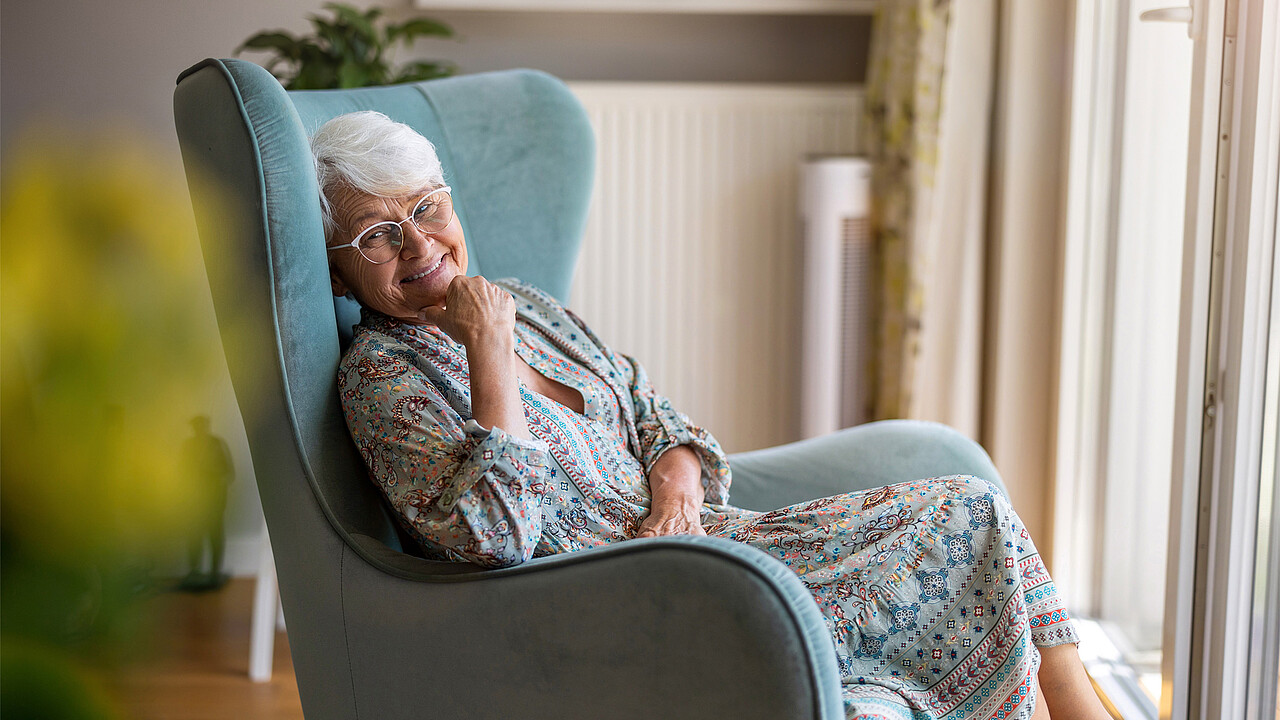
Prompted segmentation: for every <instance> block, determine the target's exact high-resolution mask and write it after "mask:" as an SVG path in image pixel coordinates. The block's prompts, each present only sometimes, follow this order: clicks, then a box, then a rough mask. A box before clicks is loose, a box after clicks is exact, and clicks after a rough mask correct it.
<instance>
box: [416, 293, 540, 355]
mask: <svg viewBox="0 0 1280 720" xmlns="http://www.w3.org/2000/svg"><path fill="white" fill-rule="evenodd" d="M418 317H419V318H421V319H422V320H424V321H426V322H429V323H432V324H434V325H435V326H436V327H438V328H440V329H441V330H443V331H444V332H445V334H446V335H448V336H449V337H451V338H453V339H454V340H456V341H458V342H460V343H462V345H463V346H464V347H466V348H468V349H472V348H474V347H477V346H482V345H486V344H489V343H491V342H494V341H498V342H511V339H512V337H513V336H514V333H515V329H516V301H515V299H514V298H512V297H511V293H509V292H507V291H506V290H503V289H502V288H500V287H498V286H497V285H494V284H493V283H491V282H489V281H488V280H485V279H484V278H483V277H480V276H476V277H467V276H465V275H458V276H456V277H454V278H453V280H452V281H451V282H450V283H449V291H448V292H447V293H446V294H445V300H444V304H443V305H430V306H428V307H424V308H422V310H420V311H418Z"/></svg>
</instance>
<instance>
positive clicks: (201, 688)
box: [114, 578, 302, 720]
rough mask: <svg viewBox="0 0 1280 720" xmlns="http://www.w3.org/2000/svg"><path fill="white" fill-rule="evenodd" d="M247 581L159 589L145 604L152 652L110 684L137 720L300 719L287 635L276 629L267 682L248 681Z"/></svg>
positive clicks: (249, 590)
mask: <svg viewBox="0 0 1280 720" xmlns="http://www.w3.org/2000/svg"><path fill="white" fill-rule="evenodd" d="M253 583H254V581H253V579H252V578H236V579H233V580H232V581H231V582H230V583H228V584H227V585H226V586H225V587H223V588H222V589H220V590H216V591H212V592H206V593H199V594H192V593H165V594H163V595H160V596H158V597H156V598H153V599H151V600H149V601H148V603H149V604H150V605H151V606H152V608H151V610H154V612H155V613H156V614H157V617H156V618H155V619H156V622H155V627H156V628H157V629H158V630H159V631H160V633H157V635H158V637H156V638H155V647H154V649H153V652H149V653H148V658H147V659H146V660H145V661H142V662H138V663H135V664H133V665H131V666H129V667H128V668H126V669H125V670H124V671H123V672H122V674H121V675H120V677H119V678H118V679H117V680H116V681H115V683H114V684H115V686H116V687H115V690H116V692H117V698H118V699H119V700H120V702H121V704H122V705H123V706H124V710H125V711H126V712H127V714H128V716H129V717H133V718H138V719H139V720H228V719H229V718H235V719H236V720H257V719H258V718H262V719H264V720H265V719H266V718H271V719H272V720H295V719H296V720H302V704H301V702H300V701H299V700H298V686H297V684H296V683H295V681H294V676H293V664H292V662H291V661H290V659H289V640H288V638H287V637H286V636H285V634H284V632H278V633H276V644H275V666H274V672H273V673H272V677H271V682H267V683H254V682H250V681H249V624H250V617H251V615H252V612H251V610H252V607H253Z"/></svg>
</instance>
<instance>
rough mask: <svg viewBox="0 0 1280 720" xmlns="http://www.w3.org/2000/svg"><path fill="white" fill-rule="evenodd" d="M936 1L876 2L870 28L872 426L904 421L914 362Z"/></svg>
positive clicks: (933, 144)
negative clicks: (875, 273)
mask: <svg viewBox="0 0 1280 720" xmlns="http://www.w3.org/2000/svg"><path fill="white" fill-rule="evenodd" d="M950 10H951V8H950V4H949V3H948V2H947V1H946V0H889V1H888V2H882V3H880V6H879V8H878V9H877V10H876V13H875V16H874V19H873V21H872V22H873V25H872V28H873V29H872V41H871V58H870V63H869V65H868V69H867V92H866V114H867V116H866V118H865V122H864V123H863V126H862V127H863V129H864V136H863V138H862V147H863V148H865V149H866V152H867V155H868V157H870V159H871V162H872V198H873V200H872V211H871V227H872V233H873V236H874V238H875V243H876V248H877V252H878V256H879V266H880V281H881V284H880V288H879V293H878V295H879V302H880V307H879V313H878V315H879V321H880V322H879V328H878V333H877V335H878V351H877V352H876V353H875V360H874V362H873V363H872V367H871V368H870V369H869V370H868V372H869V373H870V374H871V378H872V380H873V382H872V383H871V387H873V388H876V392H875V393H874V402H875V407H874V410H873V412H872V413H871V415H872V416H873V417H874V418H876V419H883V418H895V417H906V416H907V415H908V413H909V409H910V408H911V399H912V390H913V381H914V378H915V370H916V363H917V361H918V359H919V355H920V339H919V335H920V317H921V313H922V310H923V307H924V303H925V302H926V301H927V300H928V298H927V297H926V294H925V290H926V288H925V287H923V284H922V283H921V281H920V278H921V275H922V269H923V268H925V267H927V265H926V263H928V261H929V258H928V257H925V256H924V255H927V252H926V247H925V244H924V243H923V242H920V241H919V240H918V234H919V233H921V232H923V231H924V229H925V228H928V227H929V218H928V216H927V215H928V213H929V208H930V207H931V205H932V203H931V202H930V200H931V197H932V193H933V189H934V179H935V173H936V170H937V164H938V123H939V119H940V115H941V111H942V102H941V101H942V79H943V65H944V59H945V55H946V42H947V26H948V23H949V22H950Z"/></svg>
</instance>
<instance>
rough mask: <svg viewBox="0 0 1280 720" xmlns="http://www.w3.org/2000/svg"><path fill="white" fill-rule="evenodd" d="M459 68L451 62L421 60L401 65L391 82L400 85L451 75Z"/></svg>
mask: <svg viewBox="0 0 1280 720" xmlns="http://www.w3.org/2000/svg"><path fill="white" fill-rule="evenodd" d="M457 70H458V68H457V66H455V65H454V64H453V63H451V62H446V61H425V60H419V61H417V62H411V63H406V64H404V65H403V66H401V68H400V71H399V72H397V73H396V76H395V78H394V79H393V80H392V81H391V84H392V85H399V84H400V83H410V82H421V81H423V80H435V79H436V78H442V77H449V76H450V75H453V74H454V73H456V72H457Z"/></svg>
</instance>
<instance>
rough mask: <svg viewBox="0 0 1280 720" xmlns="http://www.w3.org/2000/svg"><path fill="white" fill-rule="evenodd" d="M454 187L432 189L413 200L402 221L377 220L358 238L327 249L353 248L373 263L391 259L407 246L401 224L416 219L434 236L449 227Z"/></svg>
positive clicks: (416, 221)
mask: <svg viewBox="0 0 1280 720" xmlns="http://www.w3.org/2000/svg"><path fill="white" fill-rule="evenodd" d="M451 190H452V188H450V187H449V186H447V185H446V186H445V187H442V188H437V189H435V190H432V191H431V192H429V193H427V194H426V195H423V196H422V199H421V200H419V201H418V202H416V203H414V206H413V212H411V213H409V217H407V218H405V219H403V220H401V221H400V222H393V221H391V220H384V221H382V222H380V223H375V224H373V225H370V226H369V227H367V228H365V229H364V231H363V232H361V233H360V234H359V235H356V239H355V240H352V241H351V242H349V243H342V244H340V245H329V246H327V247H326V248H325V249H326V250H341V249H342V248H348V247H353V248H355V249H356V250H359V251H360V254H361V255H363V256H364V259H365V260H368V261H369V262H371V263H373V264H374V265H381V264H383V263H388V262H391V261H392V260H394V259H395V258H396V256H397V255H399V254H400V248H401V247H403V246H404V228H403V227H402V226H403V225H404V224H405V223H407V222H409V221H413V224H414V226H415V227H417V228H418V230H419V231H420V232H422V233H423V234H424V235H434V234H435V233H438V232H440V231H441V230H444V229H445V228H446V227H449V223H450V222H451V221H452V220H453V196H452V195H450V194H449V192H450V191H451Z"/></svg>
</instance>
